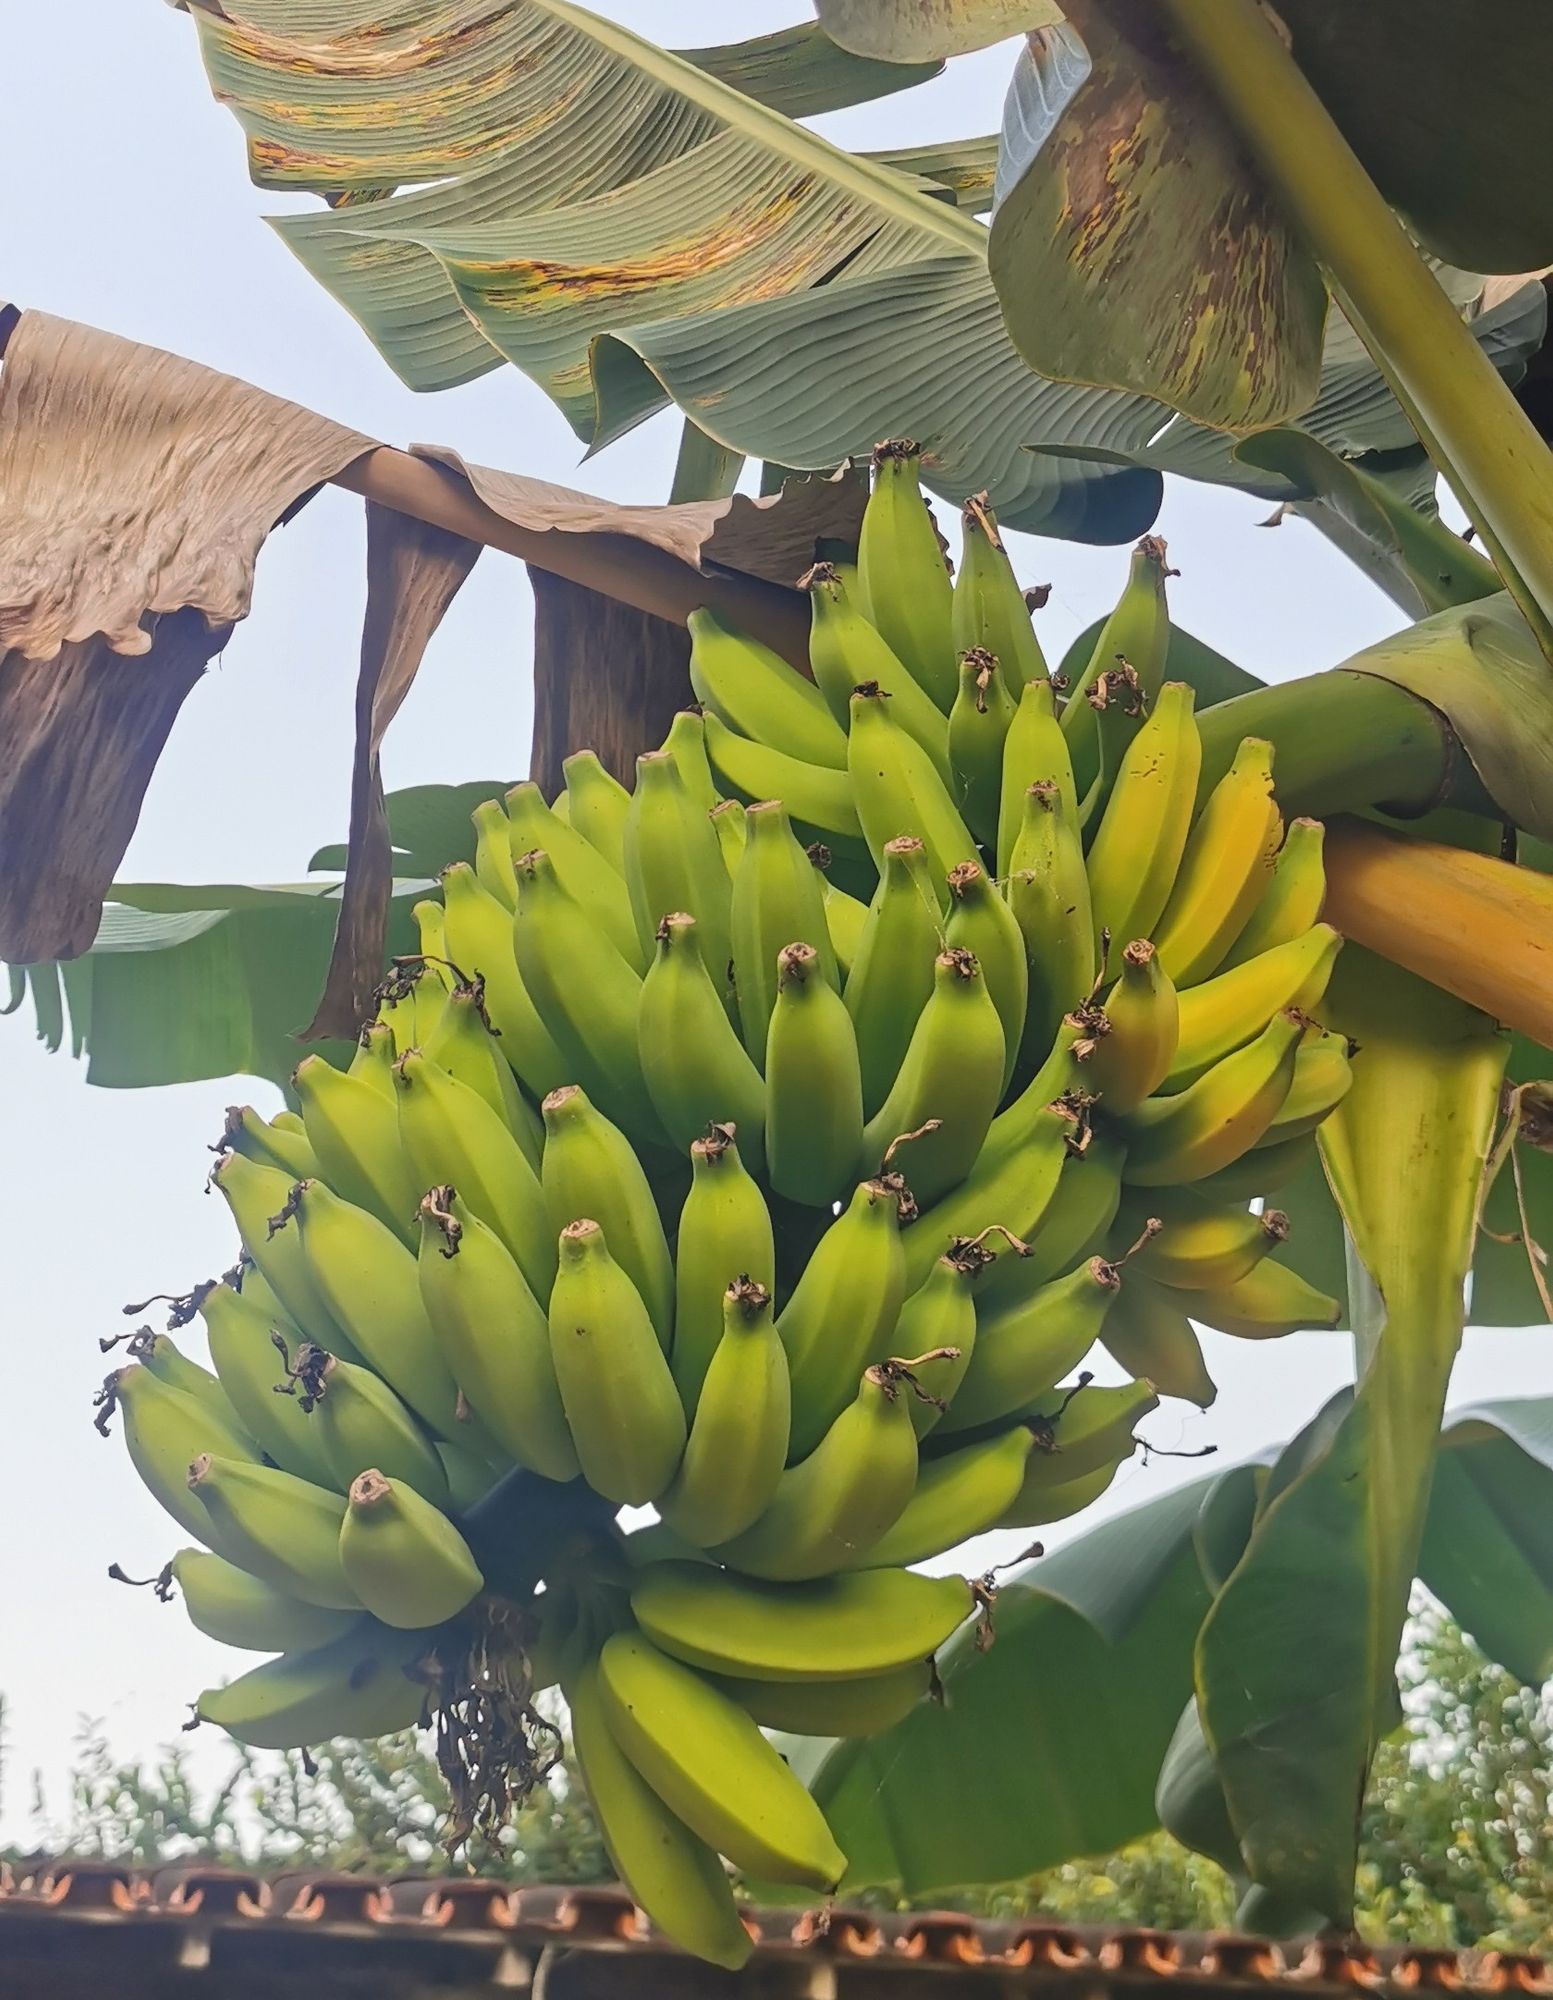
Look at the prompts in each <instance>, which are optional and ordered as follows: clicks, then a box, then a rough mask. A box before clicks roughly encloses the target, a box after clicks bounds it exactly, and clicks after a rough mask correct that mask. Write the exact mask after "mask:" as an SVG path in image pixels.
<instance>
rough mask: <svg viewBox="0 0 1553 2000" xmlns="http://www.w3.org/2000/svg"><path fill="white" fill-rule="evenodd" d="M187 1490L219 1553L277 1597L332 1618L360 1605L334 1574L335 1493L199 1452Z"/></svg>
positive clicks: (339, 1503) (339, 1508)
mask: <svg viewBox="0 0 1553 2000" xmlns="http://www.w3.org/2000/svg"><path fill="white" fill-rule="evenodd" d="M188 1479H189V1490H190V1492H191V1493H193V1494H194V1496H195V1498H196V1499H197V1500H199V1501H201V1502H202V1503H203V1505H204V1507H205V1510H206V1513H207V1514H208V1516H209V1519H210V1529H211V1539H213V1540H214V1541H215V1543H216V1546H217V1552H218V1553H219V1554H221V1555H224V1556H226V1558H227V1559H228V1561H230V1562H235V1563H237V1564H238V1565H239V1566H240V1567H241V1568H243V1569H246V1570H248V1571H250V1572H251V1573H252V1574H253V1575H254V1576H257V1577H259V1578H260V1579H261V1580H262V1581H263V1582H265V1583H268V1584H271V1585H273V1586H274V1588H275V1589H276V1590H283V1591H286V1592H287V1593H289V1595H291V1596H292V1597H300V1598H301V1599H302V1600H303V1602H304V1603H307V1604H322V1605H324V1606H325V1607H326V1608H327V1609H330V1610H336V1611H350V1610H359V1609H360V1608H361V1599H360V1598H359V1597H358V1596H357V1595H356V1592H355V1590H354V1589H353V1588H352V1587H351V1584H350V1583H349V1581H348V1580H347V1578H346V1575H345V1572H344V1570H343V1569H342V1568H341V1567H340V1547H339V1543H340V1522H341V1521H342V1520H343V1519H344V1516H345V1502H344V1500H343V1499H342V1498H341V1497H340V1495H339V1494H338V1493H331V1492H328V1491H327V1490H326V1489H325V1488H324V1487H322V1486H314V1485H313V1484H312V1483H311V1482H310V1481H309V1480H306V1479H298V1478H297V1476H296V1474H295V1473H292V1472H281V1471H280V1470H279V1469H278V1468H277V1467H275V1466H273V1465H256V1464H254V1463H253V1461H252V1460H243V1459H237V1458H221V1457H217V1456H214V1455H212V1454H211V1453H209V1452H201V1454H200V1455H199V1457H198V1458H196V1459H195V1460H194V1461H193V1463H192V1464H191V1465H190V1467H189V1471H188Z"/></svg>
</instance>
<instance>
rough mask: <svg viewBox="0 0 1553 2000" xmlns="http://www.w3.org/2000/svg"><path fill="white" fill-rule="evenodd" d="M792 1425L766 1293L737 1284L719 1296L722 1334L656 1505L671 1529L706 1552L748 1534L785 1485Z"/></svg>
mask: <svg viewBox="0 0 1553 2000" xmlns="http://www.w3.org/2000/svg"><path fill="white" fill-rule="evenodd" d="M791 1421H792V1390H791V1387H790V1385H789V1382H788V1375H787V1356H786V1354H785V1352H784V1351H783V1347H782V1342H781V1338H780V1336H779V1335H778V1333H777V1330H776V1326H775V1323H774V1322H773V1320H772V1317H771V1294H770V1293H769V1292H768V1291H767V1290H766V1288H765V1286H764V1285H759V1284H756V1282H755V1281H754V1279H752V1278H746V1277H739V1278H736V1279H735V1280H734V1281H733V1283H732V1284H730V1285H729V1287H728V1289H727V1291H726V1292H725V1293H724V1294H723V1335H722V1339H721V1340H720V1341H719V1342H718V1343H717V1347H716V1349H715V1350H714V1351H713V1354H712V1358H711V1361H710V1362H709V1363H708V1365H707V1370H706V1374H705V1377H704V1378H703V1380H702V1384H701V1392H700V1395H699V1398H698V1399H697V1402H696V1406H695V1416H694V1418H693V1419H692V1421H691V1425H690V1436H689V1437H688V1439H687V1440H686V1443H685V1455H684V1457H683V1458H682V1459H681V1461H680V1468H679V1471H678V1473H677V1474H676V1475H675V1479H674V1483H673V1485H672V1486H670V1487H669V1489H668V1491H667V1492H666V1493H665V1494H664V1495H663V1497H662V1499H661V1500H660V1501H659V1502H658V1512H659V1514H660V1515H661V1516H662V1518H663V1520H664V1521H665V1522H666V1523H667V1524H668V1526H669V1528H670V1530H671V1531H672V1532H673V1533H674V1534H676V1535H679V1536H680V1537H681V1538H682V1539H683V1540H685V1541H687V1542H690V1543H691V1544H692V1545H693V1546H695V1547H697V1548H710V1547H711V1546H712V1545H713V1544H714V1543H717V1542H726V1541H730V1540H732V1538H733V1537H734V1536H736V1535H741V1534H743V1532H744V1530H745V1529H746V1528H750V1527H752V1526H753V1525H754V1523H755V1522H756V1521H757V1520H758V1519H759V1518H760V1516H761V1515H762V1514H764V1513H765V1511H766V1509H767V1507H768V1506H769V1505H770V1504H771V1502H772V1500H773V1499H774V1498H775V1496H776V1493H777V1489H778V1485H779V1483H780V1482H781V1480H782V1477H783V1473H782V1468H783V1466H784V1465H785V1464H786V1463H787V1440H788V1435H789V1429H790V1425H791Z"/></svg>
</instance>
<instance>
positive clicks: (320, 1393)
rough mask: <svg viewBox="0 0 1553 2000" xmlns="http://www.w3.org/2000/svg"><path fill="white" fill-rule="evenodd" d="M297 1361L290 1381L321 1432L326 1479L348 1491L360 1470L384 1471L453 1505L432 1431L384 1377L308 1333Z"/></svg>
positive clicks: (440, 1504)
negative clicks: (339, 1354)
mask: <svg viewBox="0 0 1553 2000" xmlns="http://www.w3.org/2000/svg"><path fill="white" fill-rule="evenodd" d="M294 1366H295V1374H294V1376H293V1379H292V1384H291V1386H292V1388H293V1389H294V1390H295V1391H296V1403H297V1406H298V1407H299V1408H300V1409H302V1410H304V1411H306V1412H308V1413H309V1414H308V1417H307V1421H308V1422H310V1423H311V1424H312V1425H313V1427H314V1429H315V1430H316V1431H317V1433H318V1438H319V1442H320V1444H321V1445H322V1447H323V1452H324V1457H325V1459H326V1461H327V1464H328V1468H329V1472H328V1480H327V1484H328V1485H330V1486H332V1487H334V1488H335V1489H336V1490H337V1491H339V1492H341V1493H344V1492H346V1491H348V1490H349V1488H350V1486H351V1484H352V1482H353V1481H354V1480H355V1479H356V1477H357V1475H358V1474H360V1473H363V1472H367V1471H376V1472H382V1473H383V1474H384V1476H385V1477H386V1478H389V1479H394V1480H397V1481H399V1482H400V1483H401V1484H402V1485H406V1486H413V1487H414V1488H415V1490H416V1492H417V1493H419V1494H420V1495H421V1496H422V1498H423V1499H426V1500H429V1501H430V1502H431V1504H432V1505H433V1506H434V1507H443V1508H446V1507H448V1506H451V1504H452V1496H451V1494H450V1492H449V1489H448V1476H447V1472H446V1470H445V1469H444V1467H443V1463H442V1460H441V1458H440V1457H439V1456H438V1453H437V1447H436V1445H435V1444H434V1443H433V1441H432V1438H431V1434H430V1433H429V1432H428V1431H427V1429H426V1427H425V1426H424V1425H423V1424H422V1423H421V1421H420V1419H419V1418H418V1417H417V1416H416V1415H415V1414H414V1412H413V1411H412V1410H409V1409H407V1408H406V1407H405V1405H404V1403H403V1402H401V1401H400V1399H399V1397H397V1396H396V1395H395V1394H394V1392H393V1390H392V1389H390V1388H389V1386H388V1384H387V1383H386V1382H384V1381H382V1380H381V1379H380V1378H379V1377H378V1376H376V1375H374V1374H373V1372H372V1370H371V1369H370V1368H358V1367H357V1366H356V1364H355V1363H354V1362H352V1361H341V1360H339V1359H338V1358H337V1357H336V1356H334V1355H332V1354H326V1353H325V1352H324V1350H323V1349H322V1348H321V1347H315V1346H313V1344H312V1343H311V1342H310V1341H309V1342H307V1343H305V1344H304V1345H303V1347H302V1350H301V1352H300V1353H299V1354H297V1355H296V1356H295V1357H294Z"/></svg>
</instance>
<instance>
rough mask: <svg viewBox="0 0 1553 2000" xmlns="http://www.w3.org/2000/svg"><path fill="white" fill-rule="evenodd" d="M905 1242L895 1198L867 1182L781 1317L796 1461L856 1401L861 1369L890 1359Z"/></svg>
mask: <svg viewBox="0 0 1553 2000" xmlns="http://www.w3.org/2000/svg"><path fill="white" fill-rule="evenodd" d="M912 1233H913V1235H914V1234H915V1231H913V1232H912ZM904 1241H905V1239H904V1238H903V1237H902V1235H901V1228H900V1196H899V1193H898V1191H897V1190H896V1189H895V1188H893V1187H891V1186H888V1185H887V1184H886V1183H885V1182H883V1181H864V1182H863V1183H862V1185H861V1186H860V1187H858V1188H857V1189H856V1190H855V1192H854V1193H853V1196H852V1199H851V1201H850V1202H848V1204H847V1206H846V1208H845V1210H844V1211H843V1212H842V1214H841V1215H839V1216H838V1217H837V1219H836V1220H835V1221H834V1222H833V1223H832V1224H831V1225H830V1227H829V1228H828V1229H827V1230H826V1232H825V1234H824V1235H823V1236H822V1237H821V1238H820V1240H819V1242H818V1244H816V1246H815V1248H814V1251H813V1254H812V1255H811V1256H810V1258H809V1261H808V1262H807V1264H805V1266H804V1268H803V1271H802V1273H801V1274H800V1276H799V1279H798V1282H797V1284H796V1285H795V1286H794V1287H793V1294H792V1297H791V1298H790V1299H789V1300H788V1301H787V1304H786V1305H785V1306H784V1307H783V1308H782V1311H781V1313H780V1314H779V1315H778V1318H777V1331H778V1332H779V1333H780V1334H781V1336H782V1345H783V1346H784V1347H785V1348H786V1350H787V1365H788V1371H789V1374H790V1375H791V1378H792V1387H793V1414H792V1437H791V1440H790V1442H789V1446H788V1451H789V1456H790V1457H791V1458H793V1459H794V1460H798V1459H802V1458H806V1457H807V1456H808V1455H809V1453H810V1452H811V1451H813V1450H814V1448H815V1446H816V1445H817V1444H818V1443H819V1441H820V1439H821V1438H822V1437H824V1435H825V1433H826V1432H827V1431H828V1430H829V1429H830V1427H831V1425H832V1424H833V1423H834V1422H835V1420H836V1418H837V1417H839V1416H840V1414H841V1412H842V1411H843V1410H844V1409H845V1408H846V1407H847V1405H848V1404H849V1403H850V1402H851V1401H852V1400H853V1398H854V1397H855V1396H856V1395H857V1384H858V1378H859V1377H860V1376H861V1374H862V1372H863V1370H864V1369H865V1368H867V1367H868V1366H869V1365H870V1364H871V1363H873V1362H875V1361H882V1360H884V1359H885V1358H886V1357H887V1356H888V1354H889V1352H890V1348H891V1343H892V1341H893V1338H894V1329H895V1321H896V1316H897V1314H898V1313H899V1312H900V1308H901V1305H902V1302H903V1301H904V1299H905V1296H906V1291H907V1283H906V1253H905V1249H904V1247H903V1245H904ZM923 1275H924V1276H925V1275H926V1273H925V1272H924V1274H923Z"/></svg>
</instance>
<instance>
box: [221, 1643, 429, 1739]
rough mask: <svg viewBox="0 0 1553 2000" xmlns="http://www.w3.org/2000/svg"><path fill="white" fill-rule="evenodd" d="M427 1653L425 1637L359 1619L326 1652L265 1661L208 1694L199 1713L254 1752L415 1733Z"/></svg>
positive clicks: (322, 1649)
mask: <svg viewBox="0 0 1553 2000" xmlns="http://www.w3.org/2000/svg"><path fill="white" fill-rule="evenodd" d="M425 1645H426V1641H425V1635H424V1634H422V1633H419V1632H395V1631H393V1630H391V1629H390V1628H389V1627H388V1626H386V1625H379V1624H378V1623H377V1621H376V1620H375V1619H370V1618H357V1619H356V1620H355V1621H354V1622H353V1623H352V1625H351V1628H350V1630H349V1631H347V1632H343V1633H341V1635H340V1636H339V1638H337V1639H333V1640H331V1641H330V1642H329V1643H328V1644H327V1645H324V1646H318V1647H315V1648H314V1649H313V1650H312V1651H311V1652H305V1653H286V1654H285V1655H283V1657H282V1658H280V1659H278V1660H265V1661H264V1662H263V1663H262V1664H261V1665H259V1666H257V1667H251V1668H250V1669H249V1671H248V1672H247V1673H246V1674H240V1675H239V1676H238V1678H237V1679H236V1680H235V1681H231V1682H229V1683H228V1684H227V1685H226V1686H225V1687H219V1688H207V1689H206V1690H205V1692H204V1693H203V1694H202V1695H201V1696H200V1698H199V1700H198V1701H197V1702H196V1703H195V1705H194V1713H195V1715H196V1716H197V1717H198V1719H199V1720H200V1721H201V1722H213V1723H215V1724H217V1726H218V1727H219V1728H222V1729H224V1730H225V1731H226V1732H227V1734H228V1735H229V1736H231V1737H232V1738H234V1740H235V1741H237V1742H238V1743H245V1744H247V1745H248V1747H249V1748H250V1749H253V1750H305V1749H306V1748H307V1747H308V1746H309V1744H313V1743H327V1742H329V1741H330V1740H331V1739H332V1738H334V1737H337V1736H348V1737H352V1738H354V1739H356V1740H357V1741H363V1742H364V1741H368V1740H370V1739H371V1738H372V1737H374V1736H388V1735H391V1734H392V1733H393V1732H394V1731H395V1730H399V1729H409V1728H411V1727H412V1726H413V1725H414V1723H415V1722H416V1721H417V1720H418V1719H419V1717H420V1714H421V1710H422V1708H423V1707H424V1706H425V1701H426V1684H425V1682H424V1680H422V1679H419V1678H416V1677H415V1676H414V1674H413V1669H414V1668H415V1667H416V1666H417V1665H418V1664H419V1660H420V1656H421V1654H422V1653H423V1652H424V1650H425Z"/></svg>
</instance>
